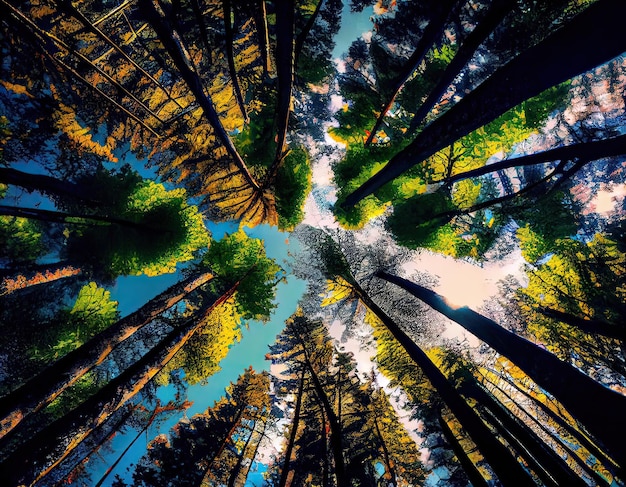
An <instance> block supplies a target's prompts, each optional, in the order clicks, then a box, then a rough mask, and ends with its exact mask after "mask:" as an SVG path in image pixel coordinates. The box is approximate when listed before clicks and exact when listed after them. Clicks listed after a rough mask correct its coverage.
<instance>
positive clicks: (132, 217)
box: [68, 180, 209, 276]
mask: <svg viewBox="0 0 626 487" xmlns="http://www.w3.org/2000/svg"><path fill="white" fill-rule="evenodd" d="M118 204H119V205H121V202H120V203H118ZM116 217H117V218H121V219H124V220H127V221H129V222H132V223H133V224H136V226H135V227H129V226H126V225H120V224H111V225H98V226H89V227H83V228H81V227H79V228H73V229H72V233H71V235H70V238H69V241H68V254H69V255H70V256H72V258H74V259H77V260H79V261H82V262H86V263H88V264H89V265H90V266H91V267H92V268H94V269H104V270H105V272H107V273H108V274H109V275H111V276H118V275H128V274H135V275H138V274H146V275H148V276H156V275H160V274H164V273H172V272H175V271H176V265H177V263H179V262H186V261H189V260H192V259H194V258H195V255H194V254H195V252H196V251H198V250H200V249H203V248H204V247H206V246H207V245H208V243H209V234H208V232H207V230H206V227H205V226H204V221H203V218H202V215H201V214H200V212H199V211H198V208H197V207H196V206H193V205H188V204H187V202H186V191H185V190H184V189H181V188H179V189H174V190H167V189H166V188H165V187H164V186H163V185H162V184H159V183H155V182H154V181H149V180H145V181H141V182H140V183H138V184H137V185H136V186H135V187H134V188H133V190H132V192H131V193H130V194H129V195H128V197H127V199H126V200H125V201H124V206H123V208H122V209H121V210H120V212H119V213H118V214H117V215H116Z"/></svg>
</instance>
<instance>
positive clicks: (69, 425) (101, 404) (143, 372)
mask: <svg viewBox="0 0 626 487" xmlns="http://www.w3.org/2000/svg"><path fill="white" fill-rule="evenodd" d="M236 286H237V284H235V286H233V287H232V288H231V289H230V290H229V291H227V292H226V293H224V294H223V295H221V296H220V297H219V298H217V299H215V300H214V301H213V302H212V303H207V304H206V305H205V306H203V309H202V310H200V312H199V315H200V316H199V317H194V318H190V319H189V320H188V321H187V323H185V324H183V325H181V326H180V327H178V328H175V329H174V330H173V331H171V332H170V333H168V335H167V336H166V337H165V338H164V339H163V340H161V341H160V342H159V343H158V344H157V345H156V346H155V347H153V348H152V349H151V350H150V351H148V352H147V353H146V354H145V355H143V356H142V357H141V358H140V359H139V360H137V362H135V363H134V364H132V365H131V366H130V367H128V368H127V369H126V370H125V371H124V372H122V373H121V374H119V375H118V376H117V377H115V378H114V379H112V380H111V381H110V382H109V383H107V384H106V385H105V386H104V387H102V388H101V389H100V390H99V391H98V392H96V393H95V394H94V395H92V396H91V397H90V398H89V399H87V400H86V401H84V402H83V403H81V404H80V405H79V406H77V407H76V408H74V409H73V410H72V411H70V412H69V413H67V414H66V415H65V416H63V417H61V418H59V419H57V420H55V421H54V422H52V423H51V424H49V425H48V426H46V427H45V428H43V429H42V430H41V431H39V432H38V433H36V434H34V435H32V436H31V437H30V438H29V439H28V441H26V442H25V443H22V444H21V445H19V446H18V447H17V448H15V449H14V450H13V451H12V452H10V453H9V454H8V455H5V457H4V458H3V460H2V463H1V464H0V478H3V479H5V480H6V481H8V482H9V485H21V483H25V484H27V485H31V484H33V483H35V482H39V481H40V480H42V479H43V478H44V477H45V476H46V475H48V474H49V473H50V472H51V471H52V470H53V469H54V468H56V467H57V465H59V464H60V463H61V462H62V461H63V460H64V459H65V458H67V456H68V455H69V454H70V453H71V452H72V450H73V449H74V448H76V446H78V445H79V444H80V442H82V441H83V440H84V439H85V438H87V437H88V436H89V435H90V434H91V433H92V432H93V431H94V430H95V429H96V428H97V427H98V426H100V425H101V424H103V423H104V422H105V421H106V420H107V419H108V418H109V417H110V415H111V414H113V413H114V412H115V411H117V410H118V409H119V408H121V407H122V406H123V405H124V404H126V403H127V402H128V401H129V400H130V399H132V398H133V397H134V396H135V395H136V394H138V393H139V392H140V391H141V390H142V389H143V388H144V387H145V385H146V384H147V383H148V382H150V381H151V380H152V378H153V377H154V376H155V375H156V374H158V373H159V372H160V371H161V370H162V369H163V367H165V366H166V365H167V363H168V362H169V361H170V360H171V359H172V358H173V357H174V355H176V353H177V352H178V351H179V350H180V349H181V348H182V347H183V346H184V345H185V344H186V343H187V342H188V341H189V339H190V338H191V337H192V336H193V335H194V334H195V333H196V332H197V331H198V330H199V329H200V328H201V327H202V326H203V325H204V318H205V317H206V316H207V315H208V314H209V313H211V311H212V310H214V309H215V308H216V307H217V306H219V305H220V304H222V303H223V302H224V301H226V300H227V299H229V298H230V297H231V296H232V295H233V294H234V292H235V290H236ZM64 439H68V440H69V443H67V442H66V441H64Z"/></svg>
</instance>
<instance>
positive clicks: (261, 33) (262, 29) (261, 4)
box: [254, 0, 271, 78]
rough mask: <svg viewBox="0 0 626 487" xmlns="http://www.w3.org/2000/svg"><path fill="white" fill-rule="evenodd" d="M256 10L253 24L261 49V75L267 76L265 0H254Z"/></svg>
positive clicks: (268, 67)
mask: <svg viewBox="0 0 626 487" xmlns="http://www.w3.org/2000/svg"><path fill="white" fill-rule="evenodd" d="M256 2H257V3H258V10H256V11H255V15H254V24H255V25H256V31H257V36H258V38H259V48H260V49H261V57H262V58H263V77H264V78H267V77H268V76H269V71H270V69H271V64H270V51H269V47H268V46H269V44H270V40H269V34H268V29H267V9H266V7H265V0H256Z"/></svg>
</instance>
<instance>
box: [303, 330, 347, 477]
mask: <svg viewBox="0 0 626 487" xmlns="http://www.w3.org/2000/svg"><path fill="white" fill-rule="evenodd" d="M298 339H299V340H300V343H301V345H302V351H303V352H304V359H305V366H306V367H307V368H308V370H309V377H310V378H311V381H312V382H313V387H314V389H315V394H316V395H317V397H318V399H319V400H320V402H321V404H322V406H323V408H324V412H325V413H326V417H327V418H328V425H329V426H330V448H331V450H332V452H333V459H334V461H335V462H334V463H335V476H336V478H337V485H338V486H339V485H346V486H347V485H348V476H347V472H346V467H345V462H344V460H343V446H342V432H341V425H340V423H339V419H338V418H337V415H336V414H335V411H334V410H333V407H332V405H331V404H330V400H329V399H328V396H327V395H326V392H325V391H324V388H323V387H322V384H321V382H320V380H319V377H318V376H317V374H316V372H315V369H314V368H313V364H312V363H311V359H310V357H309V353H308V349H307V348H306V344H305V343H304V342H303V340H302V337H301V336H299V335H298Z"/></svg>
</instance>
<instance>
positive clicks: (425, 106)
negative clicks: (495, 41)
mask: <svg viewBox="0 0 626 487" xmlns="http://www.w3.org/2000/svg"><path fill="white" fill-rule="evenodd" d="M516 3H517V2H516V1H515V0H499V1H497V2H493V3H492V4H491V6H490V7H489V10H488V11H487V14H486V15H485V17H484V18H482V19H481V20H480V21H479V23H478V25H477V26H476V27H475V28H474V30H473V31H472V32H470V34H469V35H468V36H467V38H466V39H465V40H464V41H463V44H462V45H461V47H460V48H459V50H458V52H457V53H456V55H455V56H454V58H453V59H452V61H451V62H450V64H448V66H447V67H446V69H445V71H444V72H443V74H442V75H441V78H440V79H439V81H437V84H436V85H435V87H434V88H433V89H432V90H431V92H430V93H429V94H428V96H427V98H426V100H424V103H422V104H421V105H420V107H419V108H418V110H417V112H416V113H415V115H413V118H412V119H411V124H410V126H409V130H408V133H409V134H413V133H414V132H415V130H416V129H417V127H419V125H420V123H422V120H424V118H425V117H426V115H428V112H430V110H431V109H432V108H433V107H434V106H435V103H437V102H438V101H439V99H440V98H441V97H442V96H443V94H444V93H445V92H446V90H447V89H448V86H450V83H452V82H453V81H454V78H456V76H457V75H458V74H459V73H460V72H461V70H462V69H463V67H464V66H465V65H466V64H467V63H468V62H469V61H470V59H472V56H473V55H474V53H475V52H476V49H478V47H479V46H480V45H481V44H482V43H483V42H485V40H486V39H487V38H488V37H489V35H490V34H491V33H492V32H493V31H494V30H495V29H496V27H498V25H499V24H500V22H502V20H504V18H505V17H506V16H507V15H508V14H509V13H510V12H511V11H512V10H513V8H514V7H515V5H516Z"/></svg>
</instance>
